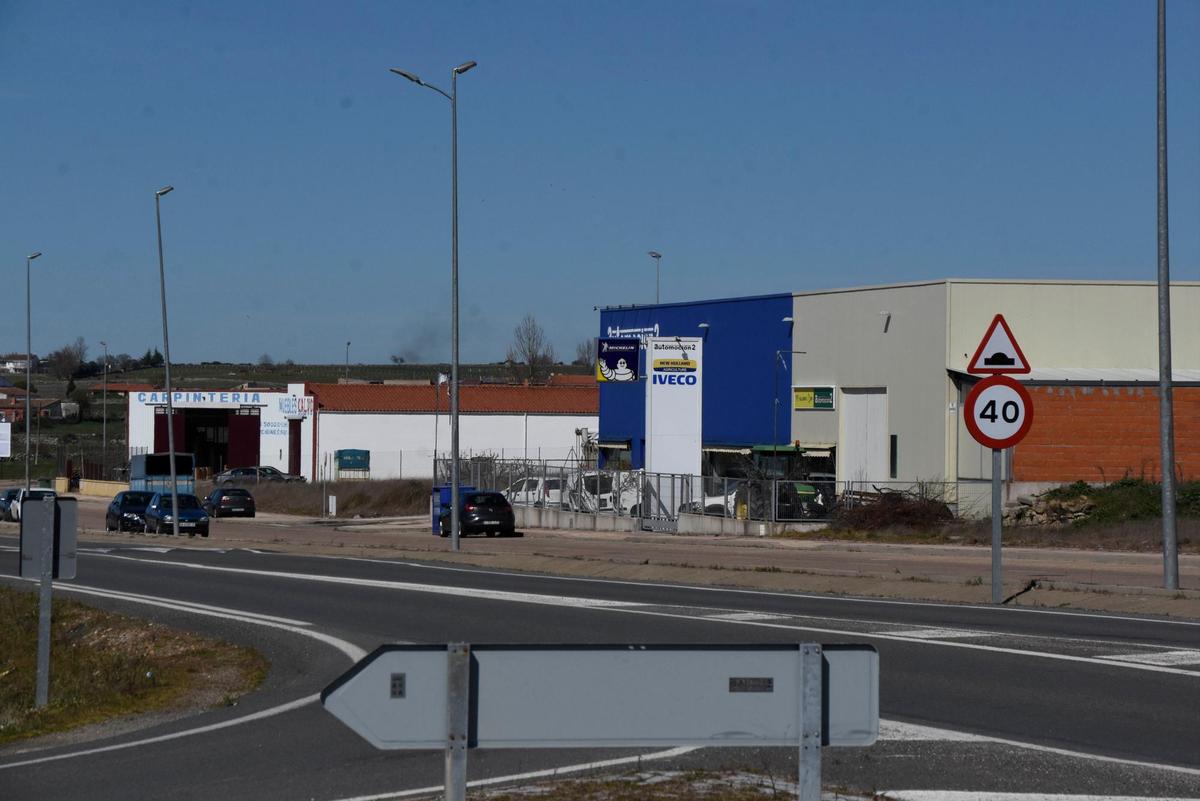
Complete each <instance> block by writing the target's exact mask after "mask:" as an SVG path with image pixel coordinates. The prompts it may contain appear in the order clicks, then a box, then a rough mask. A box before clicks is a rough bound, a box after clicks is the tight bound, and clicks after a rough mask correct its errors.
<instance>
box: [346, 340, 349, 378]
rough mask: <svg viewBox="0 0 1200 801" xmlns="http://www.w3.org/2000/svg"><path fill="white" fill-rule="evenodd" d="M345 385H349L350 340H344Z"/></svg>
mask: <svg viewBox="0 0 1200 801" xmlns="http://www.w3.org/2000/svg"><path fill="white" fill-rule="evenodd" d="M346 383H347V384H349V383H350V340H346Z"/></svg>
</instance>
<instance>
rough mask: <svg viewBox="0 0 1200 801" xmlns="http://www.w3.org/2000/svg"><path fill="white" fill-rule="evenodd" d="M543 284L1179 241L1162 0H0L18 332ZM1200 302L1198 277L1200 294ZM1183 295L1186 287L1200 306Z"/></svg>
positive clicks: (1198, 250)
mask: <svg viewBox="0 0 1200 801" xmlns="http://www.w3.org/2000/svg"><path fill="white" fill-rule="evenodd" d="M1167 7H1168V25H1169V34H1168V36H1169V39H1168V43H1169V45H1168V47H1169V70H1170V76H1169V89H1170V106H1169V110H1170V146H1171V165H1170V168H1171V232H1172V251H1171V261H1172V276H1173V277H1174V278H1175V279H1176V280H1200V224H1198V223H1200V48H1197V47H1195V43H1196V42H1198V41H1200V3H1197V2H1193V1H1192V0H1168V3H1167ZM469 59H473V60H476V61H478V62H479V66H478V68H476V69H475V70H473V71H472V72H470V73H468V74H466V75H464V76H463V77H462V78H461V79H460V80H459V171H460V175H459V204H460V232H461V243H460V265H461V282H462V295H461V297H462V311H463V329H462V336H463V339H462V353H463V358H464V359H465V360H471V361H495V360H500V359H503V357H504V351H505V346H506V345H507V344H508V343H509V342H510V341H511V334H512V329H513V327H514V326H515V325H516V323H517V322H518V321H519V320H520V318H521V317H522V316H524V315H525V314H526V313H533V314H534V315H535V316H536V317H537V319H538V320H539V322H541V324H542V325H543V327H544V328H545V329H546V331H547V333H548V334H549V335H550V337H551V340H552V341H553V342H554V344H555V346H556V348H557V350H558V351H559V354H560V356H564V357H565V358H566V360H568V361H569V360H570V358H571V356H573V353H574V347H575V345H576V343H578V342H579V341H581V340H583V339H584V338H586V337H590V336H594V335H595V333H596V331H597V328H598V315H597V314H596V313H595V312H594V311H593V306H596V305H608V304H624V303H635V302H650V301H653V299H654V265H653V262H652V260H651V259H650V258H649V257H648V256H647V255H646V251H647V250H650V249H655V250H658V251H661V252H662V253H663V259H662V286H663V289H662V296H663V300H664V301H667V300H672V301H673V300H686V299H699V298H713V297H726V296H735V295H750V294H761V293H767V292H777V291H791V290H804V289H815V288H821V287H831V286H853V285H859V284H874V283H886V282H900V281H912V280H920V279H928V278H941V277H949V276H954V277H997V278H1097V279H1107V278H1114V279H1116V278H1119V279H1149V280H1152V279H1154V278H1155V275H1156V253H1155V241H1156V239H1155V237H1156V229H1155V124H1154V121H1155V5H1154V3H1152V2H1130V1H1129V0H1120V2H1105V1H1104V0H1081V1H1080V2H1067V1H1066V0H1058V1H1051V0H1046V1H1045V2H1022V1H1021V0H1005V1H1004V2H957V0H955V1H953V2H952V1H950V0H946V1H945V2H916V1H915V0H914V1H912V2H882V1H880V2H869V3H864V2H845V1H842V0H838V1H837V2H833V1H832V0H831V1H830V2H750V1H748V0H747V1H746V2H733V1H723V2H696V3H682V2H679V3H670V2H639V3H633V2H516V1H515V0H514V1H511V2H479V1H477V2H465V3H464V2H443V1H441V0H438V1H436V2H372V3H368V2H346V3H332V2H276V1H275V0H261V1H260V2H253V3H247V2H244V1H243V0H238V1H237V2H220V1H218V0H214V1H213V2H201V3H190V2H169V1H167V0H163V1H162V2H148V1H147V2H131V1H130V2H120V1H119V0H111V1H110V2H90V1H88V2H54V0H37V1H29V2H26V1H25V0H0V109H2V119H3V121H4V122H3V131H4V135H3V140H2V141H3V146H2V147H0V180H2V181H3V184H4V188H5V191H4V192H3V193H2V195H0V253H3V254H6V255H5V256H4V258H3V259H2V260H0V263H7V264H8V272H7V273H6V275H7V276H8V280H7V281H6V282H5V286H6V287H7V288H8V290H9V297H10V302H9V304H8V309H9V314H8V315H6V316H5V320H6V322H4V323H0V350H5V351H7V350H22V349H23V347H24V315H23V309H22V308H21V303H20V301H21V300H22V298H21V295H22V294H23V289H24V286H23V279H24V276H23V274H22V272H23V270H22V268H23V267H24V256H25V255H26V254H27V253H29V252H31V251H34V250H41V251H44V253H45V255H44V256H43V257H42V258H41V259H39V260H38V261H37V262H35V263H34V265H35V266H34V283H33V293H34V311H33V320H34V335H33V347H34V350H35V351H38V352H42V353H45V352H47V351H49V350H51V349H53V348H56V347H58V346H60V345H62V344H64V343H66V342H68V341H70V340H73V339H74V338H75V337H76V336H83V337H84V338H85V339H86V340H87V341H88V343H89V345H90V346H91V348H92V353H93V354H97V353H99V345H98V342H99V340H107V341H108V343H109V346H110V349H111V350H112V351H113V352H130V353H135V354H136V353H141V352H143V351H144V350H145V349H146V348H147V347H153V346H156V345H159V344H160V343H161V323H160V319H159V308H158V283H157V261H156V250H155V239H154V201H153V198H154V195H153V193H154V190H155V189H157V188H158V187H160V186H162V185H165V184H172V185H174V186H175V188H176V191H175V192H174V193H173V194H171V195H170V196H168V197H166V198H164V199H163V229H164V239H165V247H166V258H167V272H168V278H167V288H168V294H169V302H170V308H171V344H172V356H173V357H174V358H175V359H176V360H178V361H199V360H204V359H222V360H253V359H256V358H258V356H259V355H260V354H263V353H269V354H270V355H271V356H273V357H274V358H275V359H276V360H283V359H287V358H292V359H295V360H297V361H305V362H340V361H341V360H342V359H343V358H344V352H345V351H344V349H345V342H346V340H351V341H352V342H353V343H354V344H353V346H352V348H351V359H352V361H356V362H359V361H367V362H377V361H385V360H386V359H387V358H388V356H389V354H392V353H404V354H405V355H406V356H407V357H408V358H409V360H410V361H412V360H426V361H428V360H438V359H447V358H448V357H449V292H450V281H449V273H450V269H449V262H450V219H449V207H450V191H449V188H450V169H449V168H450V153H449V151H450V147H449V133H450V115H449V103H448V102H447V101H446V100H445V99H444V98H442V97H440V96H439V95H437V94H435V93H433V92H431V91H428V90H425V89H422V88H420V87H418V86H415V85H414V84H411V83H409V82H407V81H405V80H403V79H401V78H398V77H396V76H394V75H391V74H390V73H389V72H388V68H389V67H393V66H396V67H401V68H404V69H408V70H411V71H413V72H415V73H417V74H419V75H421V76H422V77H423V78H425V79H426V80H428V81H429V82H431V83H435V84H437V85H439V86H441V87H442V88H444V89H447V90H448V89H449V83H450V80H449V70H450V68H451V67H452V66H453V65H455V64H458V63H461V62H463V61H466V60H469ZM1193 311H1194V310H1193ZM1177 313H1190V312H1186V311H1185V310H1178V311H1177Z"/></svg>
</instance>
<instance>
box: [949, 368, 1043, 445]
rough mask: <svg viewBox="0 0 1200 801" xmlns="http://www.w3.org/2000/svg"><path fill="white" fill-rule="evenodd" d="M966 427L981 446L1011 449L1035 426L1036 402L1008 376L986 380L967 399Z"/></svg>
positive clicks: (998, 376) (972, 390) (976, 386)
mask: <svg viewBox="0 0 1200 801" xmlns="http://www.w3.org/2000/svg"><path fill="white" fill-rule="evenodd" d="M966 423H967V430H968V431H970V432H971V436H972V437H974V438H975V441H976V442H978V443H979V444H980V445H985V446H987V447H989V448H996V449H998V450H1002V449H1004V448H1011V447H1012V446H1013V445H1016V444H1017V443H1018V442H1020V441H1021V440H1022V439H1024V437H1025V435H1026V434H1028V433H1029V427H1030V426H1031V425H1033V398H1031V397H1030V396H1029V391H1028V390H1026V389H1025V387H1023V386H1021V384H1019V383H1018V382H1017V381H1015V380H1013V379H1011V378H1009V377H1008V376H1006V375H994V376H992V377H990V378H985V379H984V380H982V381H980V382H979V383H978V384H976V385H975V386H974V387H972V388H971V392H970V394H968V395H967V404H966Z"/></svg>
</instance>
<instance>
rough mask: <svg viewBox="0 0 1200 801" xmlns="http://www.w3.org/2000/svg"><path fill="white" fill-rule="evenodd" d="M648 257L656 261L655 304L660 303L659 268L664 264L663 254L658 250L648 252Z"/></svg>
mask: <svg viewBox="0 0 1200 801" xmlns="http://www.w3.org/2000/svg"><path fill="white" fill-rule="evenodd" d="M646 255H647V256H649V257H650V258H652V259H654V302H655V303H658V302H659V301H658V288H659V282H658V268H659V265H661V264H662V254H661V253H659V252H658V251H657V250H647V251H646Z"/></svg>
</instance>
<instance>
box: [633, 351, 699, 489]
mask: <svg viewBox="0 0 1200 801" xmlns="http://www.w3.org/2000/svg"><path fill="white" fill-rule="evenodd" d="M703 348H704V340H702V339H699V338H696V337H652V338H650V339H648V340H647V341H646V357H647V358H646V361H647V363H648V364H649V370H648V373H647V374H648V376H649V380H648V381H647V382H646V470H647V471H648V472H650V473H676V474H681V475H689V476H695V475H699V474H700V440H701V432H700V416H701V411H702V404H701V395H702V392H701V390H702V385H703V382H702V380H701V378H702V376H703V375H704V370H703V364H704V350H703Z"/></svg>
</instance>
